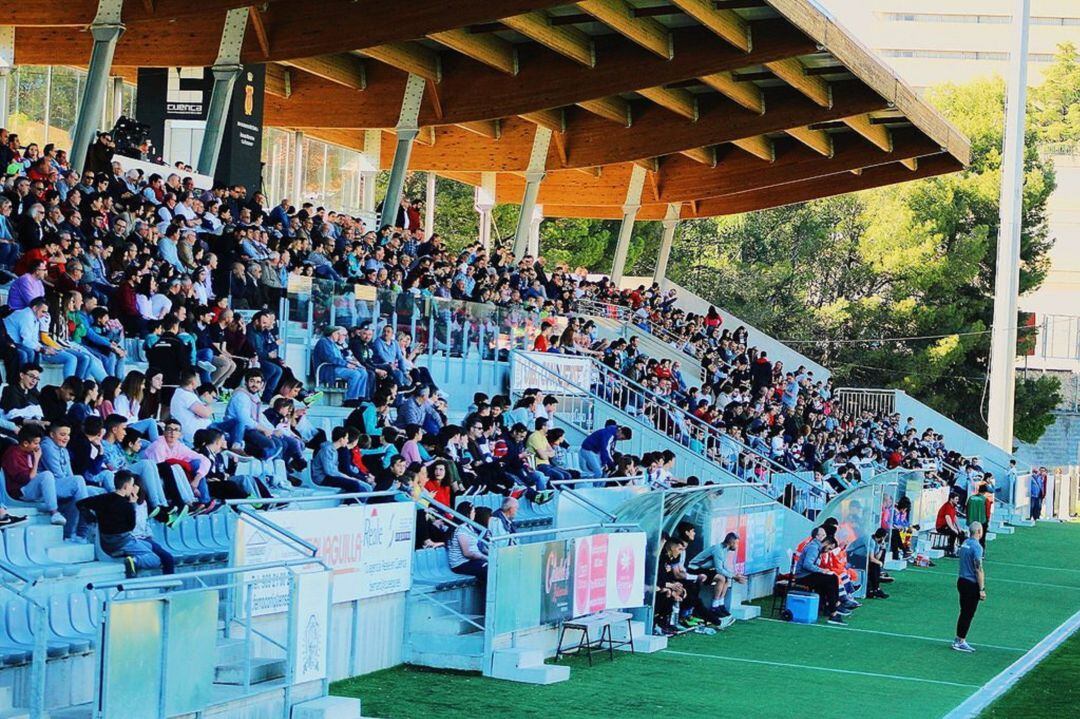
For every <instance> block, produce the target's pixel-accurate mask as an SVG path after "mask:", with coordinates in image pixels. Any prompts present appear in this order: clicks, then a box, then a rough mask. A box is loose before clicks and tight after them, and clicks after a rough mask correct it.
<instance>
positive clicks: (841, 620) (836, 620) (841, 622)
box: [825, 612, 847, 627]
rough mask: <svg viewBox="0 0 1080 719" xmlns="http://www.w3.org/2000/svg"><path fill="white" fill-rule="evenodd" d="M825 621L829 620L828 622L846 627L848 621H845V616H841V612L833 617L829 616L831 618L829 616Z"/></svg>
mask: <svg viewBox="0 0 1080 719" xmlns="http://www.w3.org/2000/svg"><path fill="white" fill-rule="evenodd" d="M825 621H826V622H827V623H828V624H835V625H837V626H839V627H846V626H847V622H845V621H844V618H843V617H842V616H840V613H839V612H837V613H836V614H834V615H832V616H831V617H829V618H828V619H827V620H825Z"/></svg>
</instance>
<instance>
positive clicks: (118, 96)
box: [112, 77, 124, 124]
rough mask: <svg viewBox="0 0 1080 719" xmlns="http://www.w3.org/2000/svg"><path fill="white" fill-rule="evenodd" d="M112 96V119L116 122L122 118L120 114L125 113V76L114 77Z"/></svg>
mask: <svg viewBox="0 0 1080 719" xmlns="http://www.w3.org/2000/svg"><path fill="white" fill-rule="evenodd" d="M112 97H113V101H112V104H113V114H112V121H113V123H114V124H115V123H116V121H117V120H119V119H120V116H121V115H123V114H124V78H122V77H114V78H113V79H112Z"/></svg>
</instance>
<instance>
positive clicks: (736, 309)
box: [669, 46, 1080, 441]
mask: <svg viewBox="0 0 1080 719" xmlns="http://www.w3.org/2000/svg"><path fill="white" fill-rule="evenodd" d="M1046 77H1047V81H1046V83H1045V84H1044V85H1043V86H1042V87H1040V88H1037V89H1036V90H1035V91H1034V92H1033V93H1032V101H1031V106H1032V108H1031V111H1030V113H1029V123H1028V128H1027V137H1026V140H1027V145H1026V146H1027V151H1026V155H1025V167H1024V171H1025V181H1024V215H1023V231H1022V236H1021V271H1020V290H1021V292H1029V291H1031V290H1033V289H1035V288H1037V287H1038V286H1039V285H1040V284H1041V283H1042V282H1043V280H1044V279H1045V277H1046V272H1047V270H1048V265H1049V260H1048V251H1049V249H1050V247H1051V246H1052V244H1053V241H1052V239H1051V238H1050V237H1049V234H1048V229H1047V223H1046V204H1047V200H1048V198H1049V197H1050V194H1051V193H1052V192H1053V190H1054V186H1055V184H1054V175H1053V168H1052V166H1051V165H1050V164H1049V162H1047V161H1046V160H1044V159H1043V158H1042V157H1040V153H1039V151H1038V149H1039V146H1040V143H1045V142H1066V141H1068V142H1075V141H1076V140H1078V139H1080V122H1078V120H1080V109H1078V107H1080V105H1078V98H1080V63H1078V61H1077V52H1076V49H1075V47H1073V46H1063V47H1062V49H1061V53H1060V55H1059V57H1058V60H1057V62H1056V63H1055V64H1054V65H1053V66H1052V67H1051V68H1050V69H1049V70H1048V72H1047V75H1046ZM930 100H931V102H933V103H934V104H935V105H936V106H937V107H938V108H939V109H940V110H941V111H942V112H943V113H944V114H945V115H946V116H947V117H948V118H949V119H950V120H951V121H952V122H953V123H954V124H955V125H956V126H957V127H958V128H959V129H960V130H961V131H962V132H963V133H964V134H966V135H967V136H968V137H969V138H970V139H971V146H972V163H971V167H970V168H969V169H968V170H966V171H964V172H961V173H956V174H952V175H948V176H944V177H939V178H934V179H929V180H923V181H919V182H914V183H908V184H905V185H899V186H893V187H888V188H883V189H880V190H874V191H869V192H862V193H858V194H854V195H846V196H841V197H834V198H829V199H825V200H819V201H815V202H810V203H806V204H802V205H795V206H791V207H782V208H778V209H774V210H767V211H764V212H756V213H749V214H745V215H738V216H734V217H724V218H717V219H714V220H701V221H696V222H690V223H684V224H683V226H682V227H681V228H680V232H679V234H678V235H677V237H676V244H675V247H674V249H673V253H672V262H671V269H670V270H669V275H671V276H672V279H674V280H675V281H676V282H680V283H685V284H686V285H687V286H688V287H689V288H690V289H692V290H694V291H695V292H698V293H699V294H702V295H703V296H705V297H707V298H710V299H712V300H714V301H715V302H716V303H717V304H719V305H720V306H723V307H725V308H727V309H729V310H730V311H731V312H733V313H734V314H736V315H738V316H740V317H744V318H745V319H746V320H747V321H748V322H751V323H752V324H755V325H757V326H758V327H759V328H761V329H762V330H764V331H765V332H768V333H769V334H771V335H773V336H774V337H777V338H778V339H781V340H786V341H789V342H790V343H791V344H792V345H793V346H795V347H796V348H798V349H800V350H801V351H802V352H803V353H804V354H806V355H808V356H810V357H812V358H814V359H815V360H817V361H819V362H821V363H822V364H824V365H826V366H828V367H830V368H831V369H833V370H834V372H835V373H836V375H837V380H838V381H839V382H841V383H847V384H853V385H862V386H883V387H897V388H901V389H904V390H905V391H907V392H909V393H910V394H912V395H914V396H916V397H918V398H919V399H920V400H922V401H924V402H926V403H927V404H929V405H930V406H932V407H934V408H935V409H937V410H938V411H941V412H943V413H944V414H946V415H949V416H951V417H954V418H955V419H956V420H957V421H959V422H961V423H963V424H965V425H966V426H968V427H969V428H971V429H972V430H973V431H975V432H978V433H983V432H984V431H985V429H986V424H985V421H984V419H983V417H984V416H985V409H984V402H985V392H984V390H985V382H986V374H987V371H988V356H989V344H990V343H989V335H988V334H987V332H986V331H987V329H988V328H989V326H990V324H991V320H992V317H993V299H994V298H993V293H994V267H995V259H996V251H997V241H998V229H999V222H998V199H999V193H1000V173H1001V146H1002V139H1003V119H1004V103H1005V85H1004V82H1003V81H1002V80H1001V79H1000V78H997V79H990V80H982V81H977V82H973V83H971V84H968V85H964V86H953V85H947V86H943V87H940V88H937V89H936V90H934V91H933V92H931V93H930ZM1018 323H1019V324H1022V323H1021V322H1020V318H1018ZM1020 336H1021V340H1020V342H1021V346H1023V345H1024V344H1025V343H1030V339H1031V338H1030V332H1026V331H1025V332H1021V333H1020ZM895 338H913V339H902V340H899V341H897V340H896V339H895ZM919 338H922V339H919ZM1058 395H1059V386H1058V383H1057V381H1056V380H1054V379H1053V378H1047V379H1042V378H1040V379H1039V380H1020V381H1018V383H1017V391H1016V434H1017V436H1018V437H1020V438H1021V439H1024V440H1025V441H1035V440H1036V439H1038V437H1039V436H1040V435H1041V434H1042V432H1043V430H1044V429H1045V428H1046V426H1048V425H1049V423H1050V422H1051V421H1052V417H1051V416H1050V415H1049V411H1050V410H1051V409H1052V408H1053V407H1054V406H1055V405H1056V403H1057V402H1058V401H1059V400H1058Z"/></svg>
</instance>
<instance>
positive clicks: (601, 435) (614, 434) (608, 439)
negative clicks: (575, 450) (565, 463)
mask: <svg viewBox="0 0 1080 719" xmlns="http://www.w3.org/2000/svg"><path fill="white" fill-rule="evenodd" d="M633 436H634V433H633V431H632V430H631V429H630V428H629V427H620V426H618V425H616V424H609V425H607V426H606V427H604V428H602V429H598V430H596V431H595V432H593V433H592V434H590V435H589V436H588V437H586V438H585V441H584V442H582V443H581V449H580V450H579V456H580V459H581V470H582V475H583V476H586V477H603V476H604V470H605V469H607V468H609V467H612V466H614V464H615V456H614V455H615V442H617V441H620V440H623V441H625V440H628V439H632V438H633Z"/></svg>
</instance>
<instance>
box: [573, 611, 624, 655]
mask: <svg viewBox="0 0 1080 719" xmlns="http://www.w3.org/2000/svg"><path fill="white" fill-rule="evenodd" d="M632 618H633V615H631V614H630V613H629V612H615V611H607V612H598V613H596V614H588V615H586V616H584V617H578V618H577V619H570V620H568V621H565V622H563V624H562V628H561V629H560V630H559V645H558V646H557V647H556V648H555V661H558V660H559V657H561V656H562V655H564V654H573V653H576V652H579V651H581V650H582V649H584V650H585V656H587V657H588V658H589V666H592V652H593V650H594V649H599V650H601V651H603V650H604V649H607V652H608V657H609V658H610V659H611V660H612V661H614V659H615V648H616V647H625V646H629V647H630V652H631V653H633V651H634V631H633V629H632V628H631V626H630V620H631V619H632ZM619 622H626V637H627V638H626V639H624V640H616V639H614V638H613V637H612V634H611V626H612V625H613V624H618V623H619ZM568 629H569V630H570V631H577V632H580V633H581V636H580V637H579V639H578V643H577V644H574V645H572V646H569V647H566V648H563V639H564V638H565V637H566V631H567V630H568Z"/></svg>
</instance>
